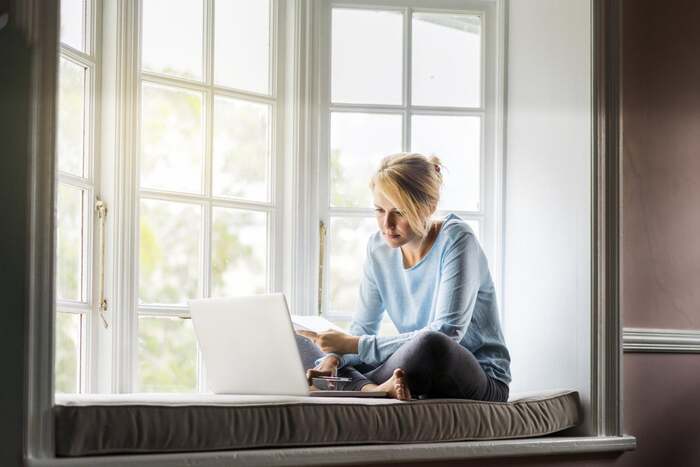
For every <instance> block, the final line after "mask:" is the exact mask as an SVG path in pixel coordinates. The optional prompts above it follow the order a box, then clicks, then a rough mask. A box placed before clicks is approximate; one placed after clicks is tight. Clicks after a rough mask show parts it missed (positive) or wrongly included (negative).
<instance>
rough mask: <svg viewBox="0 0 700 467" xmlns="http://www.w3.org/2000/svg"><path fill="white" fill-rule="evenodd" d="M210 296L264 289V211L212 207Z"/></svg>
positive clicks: (265, 242)
mask: <svg viewBox="0 0 700 467" xmlns="http://www.w3.org/2000/svg"><path fill="white" fill-rule="evenodd" d="M211 267H212V291H211V293H212V296H218V297H229V296H233V295H254V294H260V293H265V291H266V289H267V286H266V284H267V274H266V272H267V214H265V213H263V212H250V211H241V210H238V209H226V208H214V209H213V227H212V258H211Z"/></svg>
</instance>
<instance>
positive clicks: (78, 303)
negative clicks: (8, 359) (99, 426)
mask: <svg viewBox="0 0 700 467" xmlns="http://www.w3.org/2000/svg"><path fill="white" fill-rule="evenodd" d="M95 18H96V14H95V5H94V4H93V3H92V2H91V1H86V0H63V1H61V23H60V24H61V29H60V31H61V32H60V40H61V45H60V57H59V72H58V75H59V77H58V117H57V125H58V130H57V134H56V148H57V175H56V177H57V180H56V227H57V228H56V231H57V232H56V311H57V314H56V326H55V329H56V335H55V344H56V357H55V371H56V391H57V392H80V391H84V390H87V389H89V384H90V378H89V373H90V371H89V366H88V361H89V358H88V355H89V353H90V345H91V342H92V340H93V339H92V336H93V334H94V333H93V332H92V329H93V326H94V325H95V323H94V318H93V316H94V314H93V313H90V311H91V310H92V309H93V308H94V306H95V304H96V300H95V294H94V288H93V285H94V280H93V274H92V273H93V270H94V268H93V254H92V252H93V244H94V241H93V237H94V235H93V231H94V229H93V225H94V217H95V216H94V214H93V212H94V208H95V201H96V185H97V180H96V173H97V171H96V165H97V164H96V161H97V158H96V154H95V152H96V145H95V122H96V114H97V99H96V84H97V76H96V75H97V73H98V59H97V58H98V57H97V53H96V51H97V46H96V44H97V41H96V34H95V33H94V31H95V25H96V21H95Z"/></svg>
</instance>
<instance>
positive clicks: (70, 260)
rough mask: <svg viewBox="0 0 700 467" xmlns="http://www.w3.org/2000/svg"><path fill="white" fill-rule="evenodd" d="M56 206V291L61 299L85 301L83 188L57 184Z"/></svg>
mask: <svg viewBox="0 0 700 467" xmlns="http://www.w3.org/2000/svg"><path fill="white" fill-rule="evenodd" d="M57 195H58V199H57V203H56V204H57V209H56V216H57V219H56V241H57V245H56V256H57V258H56V294H57V298H58V299H59V300H75V301H82V300H84V297H83V251H84V241H85V239H84V237H83V225H84V212H85V211H84V206H83V203H84V192H83V190H82V189H80V188H75V187H72V186H70V185H66V184H63V183H59V184H58V194H57Z"/></svg>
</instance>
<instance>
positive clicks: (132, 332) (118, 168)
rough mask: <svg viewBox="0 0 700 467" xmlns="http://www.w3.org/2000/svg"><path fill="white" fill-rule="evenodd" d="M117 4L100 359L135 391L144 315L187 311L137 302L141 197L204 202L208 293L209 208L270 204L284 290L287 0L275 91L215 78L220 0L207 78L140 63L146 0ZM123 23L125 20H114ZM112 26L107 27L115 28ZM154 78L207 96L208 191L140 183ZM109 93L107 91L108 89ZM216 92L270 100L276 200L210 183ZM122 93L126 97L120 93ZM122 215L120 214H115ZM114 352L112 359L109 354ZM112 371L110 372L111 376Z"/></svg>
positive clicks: (273, 20)
mask: <svg viewBox="0 0 700 467" xmlns="http://www.w3.org/2000/svg"><path fill="white" fill-rule="evenodd" d="M115 3H118V4H117V5H109V4H108V5H106V6H105V10H106V11H105V13H104V16H105V19H104V21H105V29H106V30H107V32H106V34H105V37H106V38H107V37H109V38H108V39H106V42H107V41H109V42H110V43H109V44H106V48H109V49H110V53H109V58H110V61H111V65H110V66H111V67H112V68H111V69H110V71H111V72H112V73H114V74H115V75H116V76H109V77H107V72H106V70H105V79H106V80H108V81H110V83H109V84H108V85H107V86H114V88H112V89H111V90H110V91H109V92H113V93H114V94H115V95H116V98H112V97H110V96H106V97H105V98H106V99H107V100H109V101H110V103H112V106H111V107H110V108H109V111H110V112H111V115H112V116H113V118H114V121H115V122H122V125H120V126H119V127H118V128H119V129H120V130H121V133H118V134H116V135H114V134H113V133H114V132H113V131H112V133H108V132H109V131H110V130H109V128H108V126H107V125H105V127H106V128H105V136H106V140H107V141H108V143H107V144H106V145H111V148H116V149H110V148H105V152H107V153H109V154H108V155H107V157H106V158H107V159H108V162H107V164H109V165H111V166H112V167H114V168H115V170H114V172H113V173H109V172H106V173H104V174H103V175H104V176H106V177H110V178H112V181H111V182H110V183H109V184H108V185H109V186H110V188H111V189H110V190H106V193H105V197H106V198H108V199H109V200H110V202H111V203H110V204H112V205H113V208H112V210H113V211H114V215H113V216H112V219H110V220H111V221H112V222H111V223H110V224H109V226H110V232H112V233H113V235H114V238H115V241H114V242H113V245H112V247H113V251H112V252H111V254H108V268H109V269H110V272H111V273H110V274H109V277H110V279H111V283H110V287H108V288H109V289H110V290H111V291H112V294H113V302H114V303H115V304H116V305H114V306H113V307H112V309H113V310H114V313H113V320H114V330H113V332H112V335H111V345H105V346H104V347H106V348H105V350H104V352H103V353H102V355H101V359H102V361H103V362H104V365H105V366H109V367H110V368H111V371H110V372H108V373H109V374H108V375H107V374H106V375H104V377H103V381H102V382H103V387H105V388H109V389H107V391H108V392H120V393H128V392H133V390H134V389H135V388H136V385H137V378H138V373H137V372H138V349H137V346H138V318H139V316H148V317H157V316H162V317H180V318H188V316H189V314H188V313H189V312H188V309H187V307H186V306H165V305H164V306H161V305H140V304H139V303H138V277H139V276H138V267H139V256H138V252H139V244H138V242H139V202H140V199H159V200H166V201H177V202H185V203H195V204H196V205H199V206H202V222H201V224H202V225H201V237H202V240H201V242H200V249H201V250H202V254H201V256H202V258H201V262H202V263H203V264H200V269H202V273H203V274H204V275H203V277H202V278H201V280H202V282H203V283H202V284H201V287H200V289H201V292H202V294H203V296H205V297H206V296H209V295H210V290H211V287H210V281H209V280H207V278H208V277H209V275H210V272H209V271H210V252H211V238H210V237H211V213H212V207H218V206H222V207H227V208H236V209H243V210H249V211H251V212H264V213H265V214H266V215H267V219H268V222H267V235H268V246H267V283H266V287H267V289H268V290H269V291H276V290H280V288H281V283H282V271H283V266H284V265H283V259H284V255H282V254H280V253H279V252H280V251H281V248H282V242H283V236H282V234H281V228H280V225H281V224H282V222H283V209H281V206H282V205H283V201H284V193H283V190H282V189H280V187H281V186H282V181H281V180H282V178H283V170H281V168H282V167H283V164H284V152H283V145H282V144H281V141H283V140H284V133H283V129H284V106H283V102H284V92H285V90H284V86H283V84H284V68H283V67H282V66H280V65H279V64H280V63H282V58H283V51H281V50H280V47H279V43H280V40H279V37H280V34H281V32H283V31H284V29H283V25H284V22H283V21H282V18H283V13H281V12H283V11H284V8H283V2H278V1H277V0H273V1H272V2H271V8H270V29H271V36H270V37H271V47H270V75H271V76H270V78H271V79H270V95H269V96H265V95H260V94H257V93H252V92H246V91H241V90H235V89H229V88H226V87H224V86H221V85H216V84H214V80H213V60H214V38H213V27H214V3H215V2H214V0H204V2H203V3H204V10H203V16H204V19H203V21H204V30H203V34H204V38H203V48H204V50H203V58H204V60H203V68H204V70H203V76H202V81H201V82H198V81H193V80H190V79H186V78H177V77H173V76H170V75H162V74H158V73H154V72H150V71H143V70H142V68H141V63H140V59H141V53H140V50H141V37H142V36H141V26H142V21H141V5H142V2H141V1H140V0H130V1H124V2H115ZM116 25H119V26H116ZM110 27H111V28H112V30H108V29H109V28H110ZM144 82H147V83H155V84H160V85H166V86H168V87H171V88H178V89H189V90H196V91H198V92H201V93H202V96H203V109H204V113H205V115H203V128H202V131H203V135H204V141H205V144H204V146H205V150H204V153H203V155H204V160H203V171H204V179H205V181H204V183H203V190H204V191H203V192H202V194H187V193H174V192H170V191H165V190H154V189H150V188H148V189H147V188H141V187H140V183H139V178H140V169H139V167H140V166H139V154H140V112H141V110H140V109H141V95H140V94H141V87H142V83H144ZM106 94H107V93H106ZM215 95H224V96H227V97H233V98H242V99H246V100H250V101H257V102H263V103H265V104H269V105H271V108H272V111H271V120H270V125H271V129H270V133H271V154H270V158H271V160H270V167H269V170H270V172H269V176H270V179H269V180H270V184H271V190H270V200H269V202H255V201H244V200H234V199H227V198H226V199H224V198H221V197H215V196H214V195H213V194H212V193H211V186H212V185H211V183H212V170H211V160H212V145H211V144H210V142H211V138H212V137H213V136H212V131H213V110H214V109H213V104H214V96H215ZM119 96H122V97H119ZM114 218H116V219H117V220H115V219H114ZM107 360H109V361H107ZM201 369H202V364H201V356H200V355H199V352H198V355H197V390H198V391H204V390H206V381H205V376H204V374H203V372H202V371H201ZM108 379H109V380H108Z"/></svg>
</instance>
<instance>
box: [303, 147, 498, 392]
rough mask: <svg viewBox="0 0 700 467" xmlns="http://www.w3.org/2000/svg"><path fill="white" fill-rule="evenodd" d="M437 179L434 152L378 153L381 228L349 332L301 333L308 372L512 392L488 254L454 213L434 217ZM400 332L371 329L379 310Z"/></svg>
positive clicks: (358, 384) (366, 385)
mask: <svg viewBox="0 0 700 467" xmlns="http://www.w3.org/2000/svg"><path fill="white" fill-rule="evenodd" d="M441 185H442V175H441V163H440V160H439V159H437V158H436V157H426V156H424V155H421V154H410V153H400V154H395V155H392V156H388V157H386V158H384V159H383V160H382V162H381V165H380V167H379V170H378V171H377V172H376V173H375V174H374V176H373V177H372V179H371V181H370V188H371V190H372V194H373V197H374V207H375V212H376V218H377V226H378V227H379V230H378V232H376V233H375V234H374V235H372V236H371V237H370V239H369V242H368V244H367V257H366V260H365V265H364V271H363V275H362V281H361V284H360V300H359V309H358V310H357V311H356V313H355V315H354V318H353V321H352V324H351V325H350V334H351V335H347V334H343V333H339V332H335V331H328V332H322V333H318V334H317V333H308V332H307V333H303V335H304V336H305V337H306V339H305V338H302V337H298V338H297V342H298V345H299V348H300V350H301V353H302V356H303V358H304V361H305V367H307V368H311V367H313V366H314V365H315V367H314V368H313V369H311V370H310V371H309V372H308V375H309V376H313V375H317V374H334V373H335V372H336V370H337V371H338V375H341V376H348V377H350V378H351V379H352V383H351V384H350V388H351V389H358V390H365V391H366V390H380V391H381V390H383V391H388V392H389V394H390V395H391V396H392V397H396V398H398V399H402V400H408V399H411V398H413V397H430V398H433V397H449V398H463V399H476V400H487V401H506V400H508V392H509V388H508V384H509V383H510V380H511V377H510V355H509V353H508V349H507V348H506V346H505V343H504V339H503V334H502V331H501V326H500V322H499V318H498V309H497V304H496V292H495V289H494V285H493V280H492V278H491V274H490V272H489V268H488V264H487V261H486V257H485V255H484V253H483V251H482V249H481V246H480V245H479V242H478V241H477V240H476V237H475V236H474V232H473V231H472V229H471V228H470V227H469V225H468V224H467V223H466V222H465V221H464V220H462V219H461V218H459V217H458V216H456V215H454V214H449V215H447V216H446V217H444V218H443V219H439V220H433V219H432V215H433V214H434V212H435V210H436V209H437V205H438V200H439V196H440V187H441ZM385 312H386V313H388V315H389V317H390V318H391V320H392V321H393V323H394V325H395V326H396V328H397V329H398V331H399V334H398V335H396V336H380V335H377V333H378V331H379V326H380V323H381V321H382V317H383V314H384V313H385Z"/></svg>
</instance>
